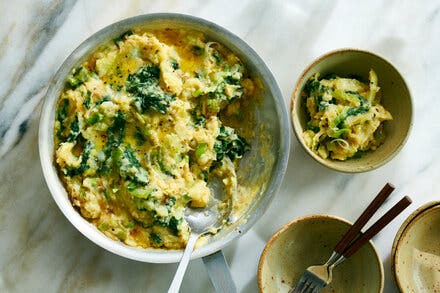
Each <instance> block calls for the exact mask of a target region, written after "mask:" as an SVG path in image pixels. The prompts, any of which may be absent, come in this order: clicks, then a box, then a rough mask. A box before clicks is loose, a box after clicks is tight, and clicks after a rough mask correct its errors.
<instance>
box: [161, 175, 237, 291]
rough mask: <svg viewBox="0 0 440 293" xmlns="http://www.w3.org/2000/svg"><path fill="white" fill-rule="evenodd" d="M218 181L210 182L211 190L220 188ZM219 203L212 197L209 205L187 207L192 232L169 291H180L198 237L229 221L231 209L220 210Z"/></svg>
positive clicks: (186, 215)
mask: <svg viewBox="0 0 440 293" xmlns="http://www.w3.org/2000/svg"><path fill="white" fill-rule="evenodd" d="M216 181H217V180H213V181H211V182H210V184H209V187H210V188H211V190H215V191H217V190H219V187H220V186H219V182H216ZM213 194H215V195H216V196H219V192H213ZM218 203H219V200H218V199H216V198H214V197H211V198H210V200H209V202H208V205H207V206H206V207H204V208H191V207H189V206H188V207H186V210H185V220H186V221H187V223H188V225H189V227H190V228H191V234H190V236H189V239H188V242H187V244H186V247H185V251H184V252H183V256H182V259H181V260H180V263H179V266H178V267H177V271H176V273H175V275H174V278H173V281H172V282H171V285H170V288H169V289H168V293H177V292H179V288H180V285H181V284H182V280H183V276H184V275H185V272H186V268H187V267H188V263H189V260H190V257H191V254H192V252H193V250H194V246H195V244H196V242H197V239H198V238H199V237H200V236H202V235H204V234H206V233H208V232H210V231H211V230H213V229H214V230H215V229H217V228H219V227H220V226H221V225H222V224H223V223H224V221H228V217H229V216H230V214H231V211H230V209H228V210H227V211H222V212H220V211H219V210H218ZM231 205H232V204H231ZM231 205H230V206H231ZM230 220H231V219H229V221H230Z"/></svg>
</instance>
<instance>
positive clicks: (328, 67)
mask: <svg viewBox="0 0 440 293" xmlns="http://www.w3.org/2000/svg"><path fill="white" fill-rule="evenodd" d="M370 69H374V71H375V72H376V73H377V76H378V79H379V86H380V88H381V91H382V100H381V103H382V105H383V106H384V107H385V109H387V110H388V111H389V112H390V113H391V114H392V115H393V120H392V121H387V122H385V123H384V129H385V134H386V139H385V142H384V143H383V144H382V145H381V146H380V147H379V148H378V149H377V150H375V151H371V152H367V153H366V154H364V155H363V156H362V157H361V158H358V159H348V160H346V161H338V160H332V159H323V158H321V157H320V156H319V155H317V154H316V153H314V152H312V151H311V150H310V149H309V148H308V147H307V145H306V144H305V142H304V139H303V136H302V133H303V132H304V130H305V129H306V125H307V116H306V109H305V107H304V101H302V99H301V92H302V91H303V88H304V85H305V84H306V82H307V81H308V80H309V78H310V77H311V76H312V75H314V74H315V73H317V72H319V73H320V74H321V76H323V75H325V74H329V73H336V74H337V75H338V76H341V77H347V76H353V75H354V76H360V77H362V78H363V79H364V80H368V73H369V71H370ZM291 118H292V124H293V128H294V132H295V134H296V137H297V138H298V140H299V142H300V143H301V145H302V146H303V147H304V149H305V150H306V151H307V153H308V154H309V155H310V156H312V157H313V158H314V159H315V160H316V161H318V162H319V163H321V164H322V165H324V166H326V167H329V168H331V169H334V170H337V171H341V172H348V173H357V172H365V171H370V170H373V169H376V168H378V167H380V166H382V165H383V164H385V163H387V162H388V161H390V160H391V159H392V158H393V157H394V156H395V155H396V154H397V153H398V152H399V151H400V149H401V148H402V147H403V145H404V144H405V142H406V139H407V137H408V134H409V130H410V128H411V125H412V102H411V95H410V92H409V89H408V86H407V85H406V83H405V80H404V79H403V77H402V75H400V73H399V72H398V71H397V69H396V68H395V67H394V66H393V65H392V64H391V63H390V62H388V61H387V60H385V59H384V58H382V57H380V56H378V55H376V54H374V53H371V52H367V51H363V50H358V49H340V50H336V51H332V52H329V53H327V54H325V55H323V56H321V57H319V58H318V59H316V60H315V61H314V62H313V63H312V64H311V65H309V66H308V67H307V68H306V69H305V70H304V72H303V73H302V75H301V77H300V78H299V80H298V82H297V84H296V87H295V91H294V92H293V95H292V101H291Z"/></svg>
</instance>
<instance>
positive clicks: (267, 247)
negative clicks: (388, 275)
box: [257, 214, 385, 293]
mask: <svg viewBox="0 0 440 293" xmlns="http://www.w3.org/2000/svg"><path fill="white" fill-rule="evenodd" d="M312 219H330V220H335V221H336V222H340V223H344V224H348V225H349V226H352V225H353V223H351V222H350V221H348V220H346V219H344V218H342V217H339V216H334V215H328V214H311V215H306V216H302V217H299V218H297V219H294V220H292V221H290V222H288V223H286V224H284V225H282V226H281V227H280V228H279V229H278V230H277V231H276V232H275V233H274V234H273V235H272V236H271V237H270V239H269V241H267V243H266V245H265V246H264V249H263V251H262V252H261V255H260V260H259V262H258V273H257V279H258V290H259V292H263V290H262V288H263V264H264V261H265V259H266V256H267V253H268V252H269V250H270V248H271V247H272V245H273V244H274V242H275V241H276V240H277V239H278V238H279V237H280V236H281V234H283V233H284V232H285V231H287V230H288V229H289V228H291V227H292V226H294V225H296V224H298V223H300V222H303V221H308V220H312ZM368 245H369V246H370V247H371V248H372V249H373V252H374V255H375V260H376V263H377V265H378V267H379V275H380V286H379V293H381V292H383V288H384V282H385V275H384V268H383V262H382V260H381V258H380V255H379V253H378V251H377V249H376V247H375V246H374V243H373V242H372V241H371V240H370V241H368Z"/></svg>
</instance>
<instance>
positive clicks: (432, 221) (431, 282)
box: [391, 201, 440, 292]
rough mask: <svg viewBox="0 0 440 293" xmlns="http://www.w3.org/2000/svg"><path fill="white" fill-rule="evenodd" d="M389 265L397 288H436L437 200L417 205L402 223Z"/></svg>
mask: <svg viewBox="0 0 440 293" xmlns="http://www.w3.org/2000/svg"><path fill="white" fill-rule="evenodd" d="M391 267H392V271H393V274H394V277H395V280H396V283H397V286H398V287H399V289H400V291H401V292H440V201H436V202H430V203H428V204H426V205H424V206H422V207H420V208H419V209H417V210H416V211H415V212H413V213H412V214H411V215H410V216H409V217H408V219H406V221H405V222H404V223H403V224H402V226H401V227H400V229H399V231H398V232H397V235H396V237H395V239H394V243H393V249H392V251H391Z"/></svg>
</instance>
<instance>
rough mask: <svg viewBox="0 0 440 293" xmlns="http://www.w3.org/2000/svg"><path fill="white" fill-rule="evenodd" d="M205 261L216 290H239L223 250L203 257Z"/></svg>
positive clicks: (232, 291) (229, 291) (230, 291)
mask: <svg viewBox="0 0 440 293" xmlns="http://www.w3.org/2000/svg"><path fill="white" fill-rule="evenodd" d="M203 263H204V264H205V267H206V270H207V271H208V275H209V278H210V279H211V283H212V285H213V286H214V288H215V291H216V292H227V293H236V292H237V288H236V287H235V283H234V280H233V279H232V275H231V271H230V270H229V266H228V263H227V262H226V259H225V256H224V255H223V252H222V251H221V250H219V251H217V252H214V253H213V254H210V255H208V256H205V257H203Z"/></svg>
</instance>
